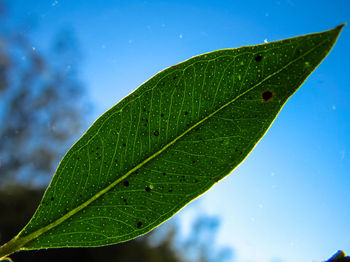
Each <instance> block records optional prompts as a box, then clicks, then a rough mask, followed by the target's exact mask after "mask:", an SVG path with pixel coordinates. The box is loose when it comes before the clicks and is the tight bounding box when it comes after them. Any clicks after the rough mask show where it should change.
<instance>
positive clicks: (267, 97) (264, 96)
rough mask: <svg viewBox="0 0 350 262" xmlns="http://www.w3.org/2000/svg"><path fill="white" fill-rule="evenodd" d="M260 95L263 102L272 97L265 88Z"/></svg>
mask: <svg viewBox="0 0 350 262" xmlns="http://www.w3.org/2000/svg"><path fill="white" fill-rule="evenodd" d="M261 97H262V99H263V100H264V102H268V101H270V100H271V99H272V98H273V93H272V92H271V91H269V90H267V91H264V92H263V93H262V95H261Z"/></svg>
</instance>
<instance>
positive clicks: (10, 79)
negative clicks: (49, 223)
mask: <svg viewBox="0 0 350 262" xmlns="http://www.w3.org/2000/svg"><path fill="white" fill-rule="evenodd" d="M10 21H11V19H9V17H8V15H7V13H6V8H5V6H4V4H3V3H2V2H0V123H1V125H0V138H1V139H0V185H1V186H5V185H6V184H9V183H16V182H21V183H35V184H37V185H38V184H39V185H46V183H47V182H48V181H49V180H50V177H48V174H50V175H52V174H53V172H54V169H55V168H56V166H57V164H58V161H59V159H60V158H61V157H62V156H63V154H64V153H65V152H66V150H67V149H68V148H69V146H70V145H71V144H72V143H73V142H74V140H75V139H76V138H77V137H78V135H80V134H81V133H82V127H83V126H84V124H85V123H86V108H87V103H86V98H85V97H84V95H85V89H84V88H83V86H82V84H81V83H80V82H79V80H78V78H77V69H76V68H77V64H78V61H79V60H80V57H79V52H78V49H77V48H76V44H75V43H76V41H75V39H74V35H73V34H72V33H71V32H69V31H62V32H61V33H59V34H58V35H57V37H56V39H55V40H54V41H53V44H52V47H51V50H50V51H48V52H46V53H45V52H43V51H41V50H38V49H37V48H36V47H35V46H34V45H32V43H31V40H30V38H29V37H28V35H27V31H26V29H22V28H21V26H16V25H11V23H10Z"/></svg>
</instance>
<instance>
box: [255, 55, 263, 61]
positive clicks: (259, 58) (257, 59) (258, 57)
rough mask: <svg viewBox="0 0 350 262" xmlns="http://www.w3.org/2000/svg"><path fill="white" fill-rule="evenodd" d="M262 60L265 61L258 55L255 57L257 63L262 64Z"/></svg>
mask: <svg viewBox="0 0 350 262" xmlns="http://www.w3.org/2000/svg"><path fill="white" fill-rule="evenodd" d="M262 59H263V57H262V55H257V56H256V57H255V61H256V62H260V61H261V60H262Z"/></svg>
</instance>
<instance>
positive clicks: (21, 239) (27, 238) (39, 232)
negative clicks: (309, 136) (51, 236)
mask: <svg viewBox="0 0 350 262" xmlns="http://www.w3.org/2000/svg"><path fill="white" fill-rule="evenodd" d="M326 41H329V39H325V40H323V41H321V42H320V43H318V44H317V45H315V46H314V47H312V48H311V49H309V50H308V51H307V52H305V53H303V54H302V55H300V56H299V57H297V58H295V59H293V60H292V61H290V62H289V63H287V64H286V65H285V66H283V67H281V68H280V69H278V70H277V71H275V72H274V73H272V74H270V75H268V76H266V77H265V78H264V79H263V80H261V81H260V82H258V83H256V84H255V85H253V86H252V87H251V88H249V89H247V90H246V91H245V92H243V93H241V94H239V95H238V96H236V97H235V98H234V99H232V100H230V101H228V102H227V103H226V104H224V105H222V106H221V107H219V108H218V109H216V110H215V111H213V112H212V113H211V114H209V115H207V116H206V117H204V118H203V119H201V120H199V121H198V122H197V123H196V124H194V125H193V126H191V127H190V128H188V129H187V130H185V131H184V132H183V133H181V134H180V135H179V136H177V137H176V138H174V139H173V140H172V141H171V142H169V143H168V144H166V145H165V146H164V147H162V148H161V149H160V150H159V151H157V152H155V153H154V154H153V155H151V156H149V157H148V158H146V159H145V160H144V161H142V162H141V163H140V164H138V165H137V166H135V167H134V168H132V169H130V170H129V171H128V172H127V173H125V175H123V176H122V177H120V178H118V179H117V180H115V181H114V182H113V183H111V184H110V185H109V186H107V187H105V188H104V189H102V190H100V191H99V192H98V193H97V194H95V195H94V196H93V197H91V198H90V199H89V200H87V201H85V202H84V203H82V204H81V205H79V206H78V207H76V208H74V209H72V210H71V211H70V212H68V213H67V214H65V215H64V216H62V217H60V218H59V219H57V220H55V221H54V222H52V223H50V224H49V225H47V226H45V227H43V228H41V229H39V230H37V231H35V232H33V233H31V234H29V235H27V236H25V237H20V234H21V233H22V232H23V230H22V231H21V232H20V233H19V234H18V235H17V236H16V237H15V238H14V239H13V240H16V241H18V242H21V245H20V246H21V247H22V248H21V250H24V249H26V248H23V246H24V245H25V244H27V243H28V242H30V241H32V240H33V239H35V238H37V237H39V236H40V235H42V234H44V233H45V232H47V231H49V230H50V229H52V228H54V227H56V226H58V225H60V224H61V223H63V222H64V221H66V220H67V219H68V218H70V217H71V216H73V215H75V214H77V213H78V212H79V211H81V210H82V209H84V208H85V207H87V206H88V205H90V204H91V203H92V202H94V201H95V200H96V199H98V198H99V197H101V196H102V195H104V194H105V193H107V192H108V191H109V190H111V189H112V188H114V187H115V186H116V185H117V184H119V183H120V182H121V181H123V180H124V179H126V178H127V177H128V176H129V175H131V174H132V173H133V172H135V171H136V170H137V169H139V168H141V167H142V166H144V165H145V164H146V163H148V162H149V161H151V160H152V159H154V158H155V157H157V156H158V155H159V154H161V153H162V152H164V151H165V150H166V149H168V148H169V147H170V146H172V145H173V144H175V143H176V142H177V141H178V140H179V139H181V138H182V137H183V136H185V135H186V134H188V133H189V132H190V131H192V130H193V129H195V128H196V127H197V126H199V125H200V124H202V123H203V122H205V121H206V120H208V119H210V118H211V117H212V116H214V115H215V114H217V113H218V112H220V111H221V110H223V109H224V108H226V107H227V106H229V105H230V104H232V103H233V102H235V101H236V100H237V99H239V98H240V97H242V96H244V95H245V94H247V93H249V92H250V91H252V90H253V89H255V88H256V87H258V86H260V85H261V84H262V83H264V82H265V81H266V80H268V79H270V78H271V77H273V76H275V75H276V74H278V73H280V72H281V71H283V70H284V69H285V68H287V67H288V66H290V65H291V64H293V63H294V62H296V61H298V60H299V59H301V58H303V57H304V56H306V55H308V54H309V53H311V52H312V51H313V50H315V49H316V48H317V47H319V46H320V45H322V44H323V43H324V42H326ZM247 70H248V68H247ZM311 72H312V71H311Z"/></svg>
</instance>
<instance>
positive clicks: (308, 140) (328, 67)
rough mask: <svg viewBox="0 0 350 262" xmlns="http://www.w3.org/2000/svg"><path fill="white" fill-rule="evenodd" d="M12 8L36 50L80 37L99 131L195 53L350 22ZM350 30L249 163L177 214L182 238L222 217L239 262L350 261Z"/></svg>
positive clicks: (282, 10)
mask: <svg viewBox="0 0 350 262" xmlns="http://www.w3.org/2000/svg"><path fill="white" fill-rule="evenodd" d="M7 2H9V3H11V5H10V7H11V19H12V21H13V22H22V21H28V20H32V21H35V24H36V26H35V28H34V29H30V30H31V33H32V35H33V38H32V42H33V43H34V45H35V48H36V50H37V51H38V52H40V50H41V49H42V50H45V49H46V48H47V47H48V45H49V43H50V40H51V39H52V37H53V36H54V35H55V33H57V31H59V30H60V29H63V28H68V29H70V30H72V31H73V32H74V33H75V35H76V37H77V39H78V45H79V47H80V48H81V52H82V57H83V60H82V62H81V64H80V65H79V70H80V78H81V80H82V81H83V83H84V84H85V85H86V86H87V87H88V90H89V95H90V97H91V99H92V103H93V105H94V111H93V114H92V115H91V123H92V121H93V120H94V119H95V118H97V117H98V116H99V115H100V114H102V113H103V112H104V111H105V110H107V109H108V108H110V107H111V106H112V105H114V104H116V103H117V102H118V101H119V100H120V99H122V98H123V97H124V96H126V95H127V94H129V93H130V92H132V91H133V90H134V89H136V88H137V87H138V86H139V85H140V84H142V83H143V82H145V81H146V80H147V79H149V78H150V77H152V76H153V75H154V74H156V73H157V72H159V71H160V70H162V69H164V68H166V67H168V66H171V65H174V64H176V63H179V62H181V61H183V60H185V59H188V58H190V57H192V56H195V55H198V54H201V53H204V52H209V51H213V50H217V49H222V48H232V47H239V46H242V45H252V44H260V43H263V42H264V40H266V41H268V42H270V41H274V40H279V39H283V38H287V37H292V36H296V35H301V34H306V33H312V32H318V31H323V30H327V29H330V28H332V27H335V26H337V25H338V24H340V23H343V22H350V19H349V17H350V15H349V14H350V2H349V1H346V0H343V1H340V0H334V1H330V0H329V1H325V0H318V1H307V0H280V1H275V0H273V1H258V0H251V1H249V0H248V1H205V0H201V1H191V0H187V1H133V0H131V1H130V0H129V1H112V0H107V1H92V0H84V1H81V0H75V1H68V0H56V1H55V0H50V1H46V0H45V1H44V0H36V1H34V0H33V1H30V0H15V1H7ZM348 27H349V26H347V27H345V28H344V30H343V33H342V35H341V36H340V38H339V40H338V42H337V44H336V45H335V47H334V49H333V50H332V52H331V53H330V55H329V56H328V57H327V58H326V59H325V61H323V62H322V64H321V65H320V66H319V67H318V68H317V69H316V71H315V72H314V73H313V74H312V75H311V76H310V77H309V79H308V80H307V81H306V82H305V84H304V85H303V86H302V87H301V89H300V90H299V91H298V92H297V93H296V94H295V95H294V96H293V97H292V98H291V99H290V100H289V101H288V103H287V104H286V105H285V107H284V108H283V110H282V111H281V113H280V114H279V116H278V117H277V119H276V121H275V122H274V124H273V125H272V127H271V128H270V130H269V131H268V132H267V134H266V136H265V137H264V138H263V139H262V140H261V142H260V143H259V144H258V146H257V147H256V148H255V150H254V151H253V152H252V153H251V154H250V155H249V157H248V158H247V159H246V160H245V161H244V163H242V164H241V165H240V166H239V167H238V168H237V169H236V170H235V171H234V172H233V174H231V175H230V176H228V177H227V178H225V179H224V180H222V181H221V182H220V183H218V184H217V185H215V186H214V187H213V188H212V189H211V190H210V191H209V192H207V193H206V194H205V195H204V196H202V197H200V198H199V199H197V200H195V201H194V202H193V203H192V204H191V205H190V208H185V210H183V211H182V212H180V213H179V214H178V215H177V216H178V218H179V219H180V220H181V221H182V223H183V225H184V228H185V229H186V226H187V225H188V220H189V219H190V218H191V217H192V215H193V213H194V214H196V213H207V214H213V215H218V216H219V217H220V221H221V226H220V229H219V232H218V238H217V239H216V241H217V243H218V244H219V245H225V246H231V247H232V248H234V250H235V255H234V259H233V260H232V261H236V262H258V261H259V262H277V261H284V262H293V261H299V262H304V261H305V262H306V261H309V262H311V261H321V260H322V259H325V258H327V257H328V256H330V255H331V254H332V253H334V252H335V251H336V250H337V249H343V250H345V251H346V252H347V253H350V225H349V215H350V102H349V101H350V85H349V83H350V74H349V69H348V61H349V60H350V55H349V47H350V33H349V28H348ZM24 30H29V28H26V27H24ZM191 206H193V207H192V208H191ZM191 210H195V212H193V211H191Z"/></svg>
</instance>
